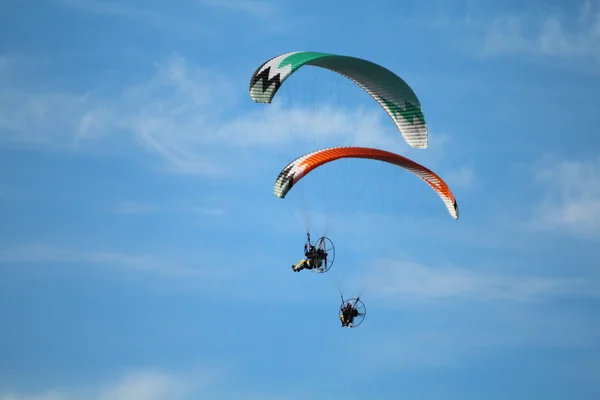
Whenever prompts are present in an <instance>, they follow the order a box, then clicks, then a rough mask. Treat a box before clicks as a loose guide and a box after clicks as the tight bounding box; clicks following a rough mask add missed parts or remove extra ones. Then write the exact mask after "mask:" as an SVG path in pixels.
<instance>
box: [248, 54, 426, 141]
mask: <svg viewBox="0 0 600 400" xmlns="http://www.w3.org/2000/svg"><path fill="white" fill-rule="evenodd" d="M305 65H310V66H315V67H321V68H325V69H328V70H330V71H333V72H337V73H338V74H340V75H343V76H345V77H346V78H348V79H350V80H351V81H353V82H354V83H355V84H357V85H358V86H360V87H361V88H362V89H364V90H365V91H366V92H367V93H368V94H369V95H370V96H371V97H372V98H373V99H375V100H376V101H377V102H378V103H379V105H381V106H382V107H383V108H384V109H385V111H386V112H387V114H388V115H389V116H390V118H392V120H393V121H394V124H395V125H396V127H397V128H398V129H399V130H400V132H401V133H402V136H404V139H405V140H406V142H407V143H408V144H409V145H410V146H411V147H414V148H418V149H425V148H427V140H428V139H427V125H426V123H425V116H424V115H423V110H422V108H421V103H420V102H419V99H418V98H417V95H416V94H415V92H414V91H413V90H412V89H411V87H410V86H408V84H407V83H406V82H405V81H404V80H403V79H402V78H400V77H399V76H398V75H396V74H394V73H393V72H392V71H390V70H388V69H387V68H384V67H382V66H381V65H378V64H375V63H373V62H371V61H367V60H363V59H361V58H356V57H350V56H343V55H336V54H328V53H319V52H314V51H295V52H290V53H285V54H281V55H279V56H277V57H273V58H271V59H270V60H268V61H266V62H264V63H263V64H262V65H261V66H260V67H258V68H257V69H256V71H255V72H254V74H253V75H252V78H251V79H250V97H251V98H252V100H254V101H255V102H256V103H271V101H272V100H273V97H275V94H276V93H277V91H278V90H279V88H280V87H281V85H282V84H283V82H285V80H286V79H288V78H289V77H290V76H291V75H292V74H293V73H294V72H296V71H297V70H298V69H300V68H301V67H303V66H305Z"/></svg>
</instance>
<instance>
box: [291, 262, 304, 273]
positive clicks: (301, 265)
mask: <svg viewBox="0 0 600 400" xmlns="http://www.w3.org/2000/svg"><path fill="white" fill-rule="evenodd" d="M305 264H306V260H300V261H299V262H298V263H297V264H296V265H292V269H293V270H294V272H298V271H301V270H302V269H304V268H305Z"/></svg>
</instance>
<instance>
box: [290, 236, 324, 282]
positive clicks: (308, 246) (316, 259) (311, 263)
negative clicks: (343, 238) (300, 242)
mask: <svg viewBox="0 0 600 400" xmlns="http://www.w3.org/2000/svg"><path fill="white" fill-rule="evenodd" d="M306 237H307V241H306V243H304V257H305V258H304V259H302V260H300V261H299V262H298V263H296V265H292V270H294V272H300V271H301V270H303V269H308V270H311V271H313V272H317V273H323V272H327V271H329V269H330V268H331V267H332V266H333V262H334V260H335V247H334V246H333V242H332V241H331V240H330V239H329V238H327V237H325V236H323V237H321V238H320V239H319V240H317V241H316V242H314V243H313V242H312V241H311V240H310V233H307V234H306Z"/></svg>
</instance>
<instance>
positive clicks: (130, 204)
mask: <svg viewBox="0 0 600 400" xmlns="http://www.w3.org/2000/svg"><path fill="white" fill-rule="evenodd" d="M114 211H115V213H117V214H150V213H153V212H154V211H156V208H155V207H154V206H152V205H149V204H143V203H138V202H136V201H132V200H123V201H121V202H120V203H118V204H117V205H116V207H115V210H114Z"/></svg>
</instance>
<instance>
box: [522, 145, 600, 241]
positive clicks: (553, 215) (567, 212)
mask: <svg viewBox="0 0 600 400" xmlns="http://www.w3.org/2000/svg"><path fill="white" fill-rule="evenodd" d="M533 172H534V177H535V179H536V181H537V182H538V183H539V184H540V185H542V188H543V190H544V199H543V201H542V203H541V204H540V205H539V206H538V209H537V210H536V212H535V216H534V218H535V219H534V223H535V224H536V225H537V226H538V227H539V228H542V229H548V230H551V231H555V232H561V233H568V234H572V235H575V236H578V237H583V238H600V159H598V160H587V161H576V160H563V159H558V158H557V157H555V156H546V157H544V158H543V159H542V160H540V161H539V162H538V163H537V164H536V165H535V166H534V171H533Z"/></svg>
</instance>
